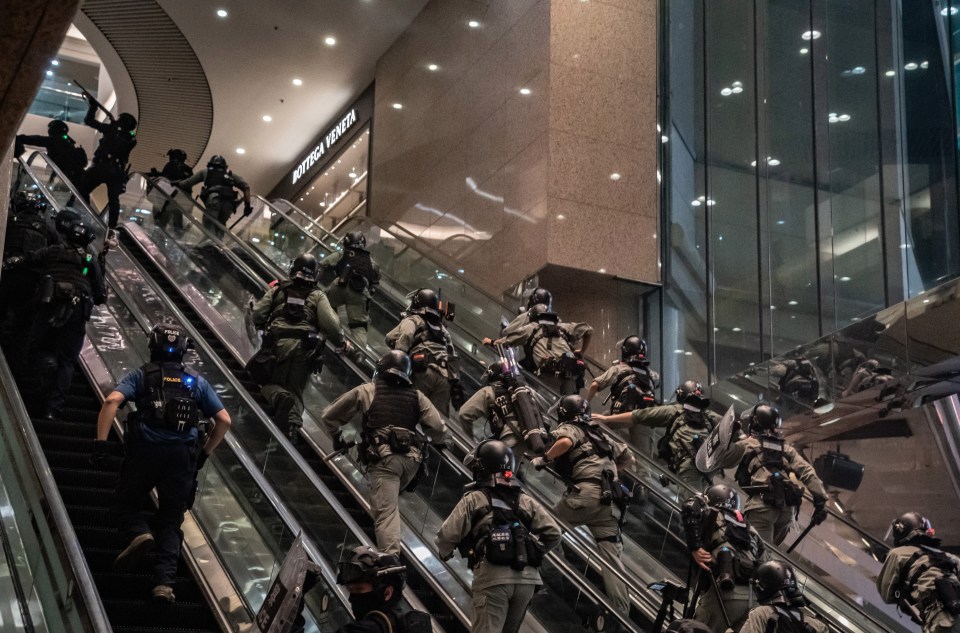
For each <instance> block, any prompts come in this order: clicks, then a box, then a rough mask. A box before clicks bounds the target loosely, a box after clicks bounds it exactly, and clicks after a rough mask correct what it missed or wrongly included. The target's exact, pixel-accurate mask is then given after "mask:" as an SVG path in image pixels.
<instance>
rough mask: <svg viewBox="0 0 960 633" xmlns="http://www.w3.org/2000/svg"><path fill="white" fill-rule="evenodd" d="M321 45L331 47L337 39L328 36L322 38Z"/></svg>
mask: <svg viewBox="0 0 960 633" xmlns="http://www.w3.org/2000/svg"><path fill="white" fill-rule="evenodd" d="M323 43H324V44H326V45H327V46H333V45H334V44H336V43H337V38H335V37H333V36H332V35H328V36H326V37H325V38H323Z"/></svg>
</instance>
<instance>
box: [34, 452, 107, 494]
mask: <svg viewBox="0 0 960 633" xmlns="http://www.w3.org/2000/svg"><path fill="white" fill-rule="evenodd" d="M47 461H48V462H49V463H50V470H51V471H52V472H53V478H54V479H55V480H56V481H57V486H65V485H69V484H75V483H77V482H78V481H82V482H83V484H84V485H85V486H91V487H94V488H113V487H114V486H116V485H117V475H118V473H119V472H120V471H119V469H117V470H116V471H106V470H102V471H101V470H93V469H92V467H91V466H89V465H87V468H84V469H76V468H64V467H61V466H58V465H57V464H54V463H53V462H52V461H50V459H49V458H47Z"/></svg>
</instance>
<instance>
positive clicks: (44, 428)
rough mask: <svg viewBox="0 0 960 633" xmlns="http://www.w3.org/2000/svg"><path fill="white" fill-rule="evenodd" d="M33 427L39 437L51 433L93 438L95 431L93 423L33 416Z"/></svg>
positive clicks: (53, 434)
mask: <svg viewBox="0 0 960 633" xmlns="http://www.w3.org/2000/svg"><path fill="white" fill-rule="evenodd" d="M33 428H34V429H35V430H36V431H37V433H38V434H40V435H41V437H42V436H43V435H51V436H61V437H62V436H71V437H89V438H93V436H94V433H95V431H94V425H90V424H74V423H71V422H61V421H57V420H48V419H46V418H33Z"/></svg>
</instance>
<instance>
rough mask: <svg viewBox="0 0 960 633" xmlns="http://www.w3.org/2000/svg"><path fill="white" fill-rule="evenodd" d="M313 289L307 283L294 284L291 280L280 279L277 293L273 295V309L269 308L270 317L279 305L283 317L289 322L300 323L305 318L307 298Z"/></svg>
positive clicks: (306, 316)
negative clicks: (281, 308)
mask: <svg viewBox="0 0 960 633" xmlns="http://www.w3.org/2000/svg"><path fill="white" fill-rule="evenodd" d="M313 291H314V287H313V286H312V285H308V284H295V283H293V282H292V281H282V282H280V285H279V287H278V288H277V293H276V294H275V295H274V296H273V309H272V310H271V315H270V316H271V319H272V318H273V316H274V315H273V313H274V312H275V311H276V310H277V308H279V307H281V306H282V307H283V313H282V314H283V317H284V318H285V319H286V320H287V322H289V323H302V322H304V321H306V320H307V318H308V315H307V298H308V297H310V294H311V293H312V292H313Z"/></svg>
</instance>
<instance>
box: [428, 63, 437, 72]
mask: <svg viewBox="0 0 960 633" xmlns="http://www.w3.org/2000/svg"><path fill="white" fill-rule="evenodd" d="M427 70H429V71H431V72H436V71H438V70H440V67H439V66H437V65H436V64H427Z"/></svg>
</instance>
